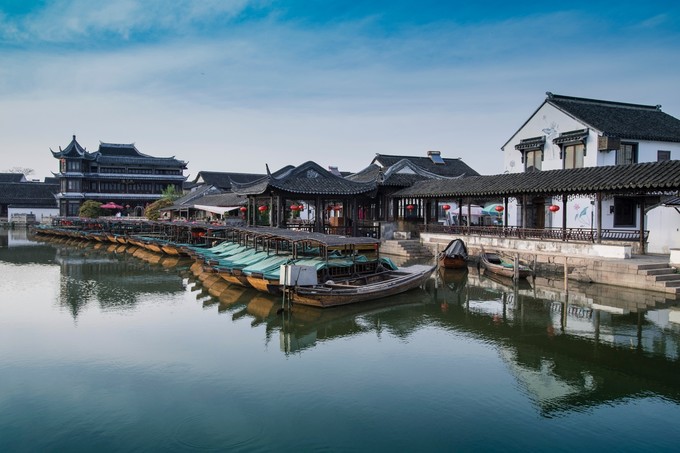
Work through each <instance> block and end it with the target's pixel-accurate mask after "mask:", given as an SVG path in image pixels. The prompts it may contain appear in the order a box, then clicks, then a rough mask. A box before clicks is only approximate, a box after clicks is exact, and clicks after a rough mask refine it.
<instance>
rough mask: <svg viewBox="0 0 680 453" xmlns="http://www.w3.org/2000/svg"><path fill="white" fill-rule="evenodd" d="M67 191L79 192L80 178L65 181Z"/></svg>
mask: <svg viewBox="0 0 680 453" xmlns="http://www.w3.org/2000/svg"><path fill="white" fill-rule="evenodd" d="M67 190H68V192H79V191H80V180H78V179H69V180H68V183H67Z"/></svg>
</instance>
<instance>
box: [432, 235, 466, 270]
mask: <svg viewBox="0 0 680 453" xmlns="http://www.w3.org/2000/svg"><path fill="white" fill-rule="evenodd" d="M467 259H468V251H467V247H466V246H465V242H463V240H462V239H454V240H452V241H451V242H449V245H447V246H446V248H445V249H444V250H443V251H441V252H439V254H438V255H437V260H438V262H439V267H443V268H444V269H463V268H464V267H466V266H467Z"/></svg>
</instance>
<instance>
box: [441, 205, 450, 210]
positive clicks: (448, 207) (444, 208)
mask: <svg viewBox="0 0 680 453" xmlns="http://www.w3.org/2000/svg"><path fill="white" fill-rule="evenodd" d="M442 209H443V210H444V211H448V210H449V209H451V206H449V205H447V204H445V205H443V206H442Z"/></svg>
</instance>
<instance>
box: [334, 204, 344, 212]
mask: <svg viewBox="0 0 680 453" xmlns="http://www.w3.org/2000/svg"><path fill="white" fill-rule="evenodd" d="M333 211H336V212H337V211H342V206H340V205H337V206H333Z"/></svg>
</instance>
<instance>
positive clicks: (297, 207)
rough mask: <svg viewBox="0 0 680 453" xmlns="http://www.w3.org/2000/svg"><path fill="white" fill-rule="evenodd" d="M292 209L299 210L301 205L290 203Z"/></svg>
mask: <svg viewBox="0 0 680 453" xmlns="http://www.w3.org/2000/svg"><path fill="white" fill-rule="evenodd" d="M290 210H291V211H299V210H300V206H298V205H296V204H292V205H290Z"/></svg>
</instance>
